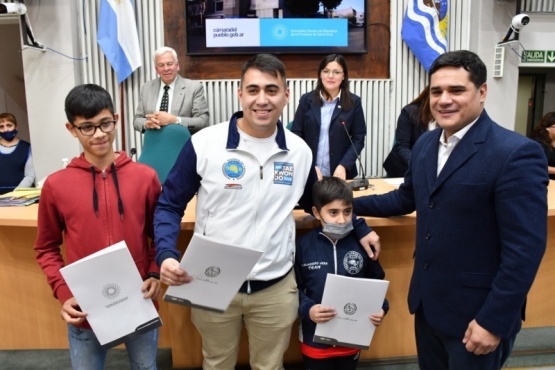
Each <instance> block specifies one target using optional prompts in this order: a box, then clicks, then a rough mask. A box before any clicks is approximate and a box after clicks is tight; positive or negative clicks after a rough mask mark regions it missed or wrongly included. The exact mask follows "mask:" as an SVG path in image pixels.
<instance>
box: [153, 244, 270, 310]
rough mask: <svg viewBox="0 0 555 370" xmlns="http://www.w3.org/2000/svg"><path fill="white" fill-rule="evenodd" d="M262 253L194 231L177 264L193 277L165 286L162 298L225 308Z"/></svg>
mask: <svg viewBox="0 0 555 370" xmlns="http://www.w3.org/2000/svg"><path fill="white" fill-rule="evenodd" d="M261 256H262V252H261V251H258V250H255V249H249V248H244V247H238V246H234V245H229V244H223V243H220V242H217V241H215V240H213V239H210V238H208V237H206V236H203V235H198V234H194V235H193V237H192V238H191V242H190V243H189V246H188V247H187V249H186V250H185V254H184V255H183V258H182V259H181V262H180V264H179V266H180V267H181V268H182V269H183V270H185V271H187V273H188V274H189V275H191V276H192V277H193V281H192V282H190V283H189V284H183V285H180V286H170V287H168V290H166V295H165V296H164V300H165V301H166V302H170V303H178V304H183V305H186V306H192V307H198V308H204V309H208V310H213V311H217V312H224V311H225V310H226V309H227V307H228V306H229V303H230V302H231V300H232V299H233V297H234V296H235V294H237V292H238V291H239V288H240V287H241V285H242V284H243V282H244V281H245V280H246V278H247V276H248V275H249V273H250V272H251V271H252V269H253V267H254V265H256V262H258V260H259V259H260V257H261Z"/></svg>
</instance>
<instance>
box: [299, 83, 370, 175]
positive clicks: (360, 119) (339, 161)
mask: <svg viewBox="0 0 555 370" xmlns="http://www.w3.org/2000/svg"><path fill="white" fill-rule="evenodd" d="M351 97H352V99H353V107H352V108H351V109H349V110H348V111H346V110H344V109H342V108H341V105H339V104H338V105H336V107H335V110H334V111H333V113H332V116H331V122H330V127H329V143H330V150H329V152H330V169H331V174H332V175H333V172H334V171H335V169H336V168H337V166H338V165H342V166H343V167H345V169H346V170H347V178H348V179H352V178H354V177H356V176H357V175H358V171H357V166H358V165H357V163H358V161H357V156H358V155H360V153H361V152H362V149H363V148H364V138H365V137H366V121H365V120H364V112H363V110H362V104H361V101H360V98H359V97H358V96H356V95H354V94H351ZM318 99H320V98H319V97H318ZM318 103H319V101H318V100H315V97H314V92H313V91H312V92H309V93H306V94H304V95H303V96H301V99H300V100H299V105H298V107H297V110H296V112H295V118H294V120H293V126H292V127H291V131H293V132H294V133H295V134H297V135H299V136H300V137H302V138H303V140H304V141H305V142H306V143H307V144H308V146H309V147H310V149H311V150H312V158H313V161H314V162H315V163H316V154H317V151H318V139H319V137H320V126H321V125H322V120H321V114H320V109H321V106H320V104H318ZM340 117H341V118H342V120H343V121H344V122H345V127H346V128H347V131H348V132H349V135H350V137H351V140H352V141H353V144H354V148H353V145H351V142H350V141H349V136H348V135H347V132H346V131H345V127H343V124H342V123H341V122H340V121H341V120H340V119H339V118H340ZM355 149H356V152H355Z"/></svg>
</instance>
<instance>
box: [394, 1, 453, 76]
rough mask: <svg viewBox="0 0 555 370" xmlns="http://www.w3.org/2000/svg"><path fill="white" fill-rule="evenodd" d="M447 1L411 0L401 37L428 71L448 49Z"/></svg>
mask: <svg viewBox="0 0 555 370" xmlns="http://www.w3.org/2000/svg"><path fill="white" fill-rule="evenodd" d="M447 1H448V0H410V1H409V4H408V5H407V11H406V12H405V18H404V19H403V28H402V30H401V37H402V38H403V40H404V41H405V42H406V43H407V46H408V47H409V48H410V49H411V51H412V52H413V53H414V55H415V56H416V58H417V59H418V60H419V61H420V64H422V66H423V67H424V69H425V70H426V72H427V71H428V70H429V69H430V67H431V65H432V63H433V62H434V60H436V58H437V57H438V56H440V55H441V54H443V53H444V52H446V51H447V18H448V16H447V6H448V5H447Z"/></svg>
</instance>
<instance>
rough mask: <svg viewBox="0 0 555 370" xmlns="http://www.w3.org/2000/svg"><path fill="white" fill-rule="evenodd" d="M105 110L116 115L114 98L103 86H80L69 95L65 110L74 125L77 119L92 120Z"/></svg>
mask: <svg viewBox="0 0 555 370" xmlns="http://www.w3.org/2000/svg"><path fill="white" fill-rule="evenodd" d="M104 109H108V110H109V111H110V113H112V115H113V114H114V103H113V102H112V97H111V96H110V94H109V93H108V91H106V89H104V88H103V87H101V86H98V85H94V84H85V85H78V86H75V87H74V88H73V89H71V91H70V92H69V94H67V97H66V101H65V110H66V117H67V120H68V121H69V122H70V123H73V122H74V121H75V118H76V117H84V118H87V119H88V118H92V117H94V116H96V115H97V114H98V113H100V112H101V111H103V110H104Z"/></svg>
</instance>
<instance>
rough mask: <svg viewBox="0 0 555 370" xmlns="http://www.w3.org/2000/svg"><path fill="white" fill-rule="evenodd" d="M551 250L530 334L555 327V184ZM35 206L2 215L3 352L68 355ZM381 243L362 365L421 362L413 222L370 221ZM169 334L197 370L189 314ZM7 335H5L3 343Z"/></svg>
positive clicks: (176, 309)
mask: <svg viewBox="0 0 555 370" xmlns="http://www.w3.org/2000/svg"><path fill="white" fill-rule="evenodd" d="M371 183H372V184H374V185H375V189H369V190H365V191H363V192H357V193H356V196H359V195H365V194H380V193H384V192H386V191H389V190H392V189H394V186H392V185H388V184H386V183H385V182H384V181H382V180H372V181H371ZM549 190H550V191H549V195H548V203H549V211H548V227H549V231H548V245H547V251H546V254H545V256H544V258H543V261H542V264H541V266H540V269H539V271H538V275H537V277H536V280H535V282H534V285H533V286H532V289H531V291H530V294H529V296H528V304H527V321H526V322H525V324H524V326H525V327H541V326H555V315H554V314H553V312H554V311H555V296H554V295H553V294H550V293H549V292H550V291H551V289H550V288H549V287H550V285H551V284H552V282H553V281H555V269H553V268H549V266H554V264H555V245H554V243H555V217H553V216H555V183H554V182H552V183H551V184H550V187H549ZM37 207H38V206H37V205H32V206H28V207H23V208H19V207H17V208H13V207H12V208H2V207H0V289H1V290H0V291H2V293H3V297H2V306H1V307H2V309H1V311H0V332H1V333H4V335H3V336H1V337H0V349H47V348H67V346H68V344H67V330H66V327H65V324H64V322H63V321H62V319H61V318H60V316H59V310H60V305H59V303H58V302H57V300H55V299H54V298H53V297H52V293H51V291H50V288H49V286H48V285H47V283H46V278H45V276H44V274H43V273H42V271H41V270H40V268H39V266H38V264H37V263H36V262H35V253H34V251H33V245H34V242H35V238H36V217H37V216H36V215H37ZM294 215H295V220H296V224H297V230H298V232H299V233H303V232H306V231H308V230H310V229H312V228H313V227H314V226H315V225H316V222H315V221H314V219H313V218H312V217H310V216H308V215H306V214H304V213H303V212H300V211H295V212H294ZM367 222H368V224H369V225H371V226H372V227H373V228H374V229H375V230H376V232H377V233H378V234H379V235H380V237H381V242H382V253H381V255H380V261H381V264H382V265H383V267H384V269H385V272H386V278H387V279H388V280H390V282H391V283H390V288H389V291H388V295H387V297H388V299H389V301H390V305H391V309H390V312H389V314H388V315H387V318H386V320H385V321H384V323H383V325H382V326H381V327H380V328H379V329H378V330H377V331H376V334H375V338H374V340H373V341H372V346H371V348H370V349H369V350H368V351H364V352H363V354H362V358H363V359H370V358H389V357H403V356H414V355H416V347H415V343H414V334H413V318H412V316H411V315H410V314H409V313H408V308H407V303H406V299H407V292H408V286H409V281H410V276H411V273H412V266H413V261H412V254H413V250H414V238H415V224H416V217H415V215H414V214H412V215H408V216H403V217H393V218H370V217H369V218H367ZM193 227H194V205H193V204H191V205H190V206H189V207H188V212H187V213H186V214H185V216H184V217H183V222H182V224H181V229H182V232H181V234H180V236H179V247H180V249H182V250H183V249H184V248H185V246H186V245H187V244H188V241H189V240H190V238H191V236H192V232H193ZM160 315H161V317H162V320H163V322H164V326H163V327H162V328H161V330H160V342H159V346H160V347H161V348H167V347H171V348H172V356H173V363H174V367H200V366H201V363H202V353H201V339H200V336H199V334H198V333H197V331H196V329H195V327H194V326H193V324H192V323H191V321H190V310H189V309H188V308H186V307H183V306H178V305H174V304H167V303H166V302H163V301H161V302H160ZM6 333H7V335H6ZM247 348H248V346H247V340H246V334H245V333H243V338H242V343H241V351H240V356H239V362H240V363H241V364H246V363H248V350H247ZM300 359H301V355H300V351H299V341H298V338H297V328H296V326H294V327H293V332H292V334H291V345H290V346H289V350H288V351H287V352H286V354H285V361H286V362H287V363H293V362H300Z"/></svg>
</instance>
